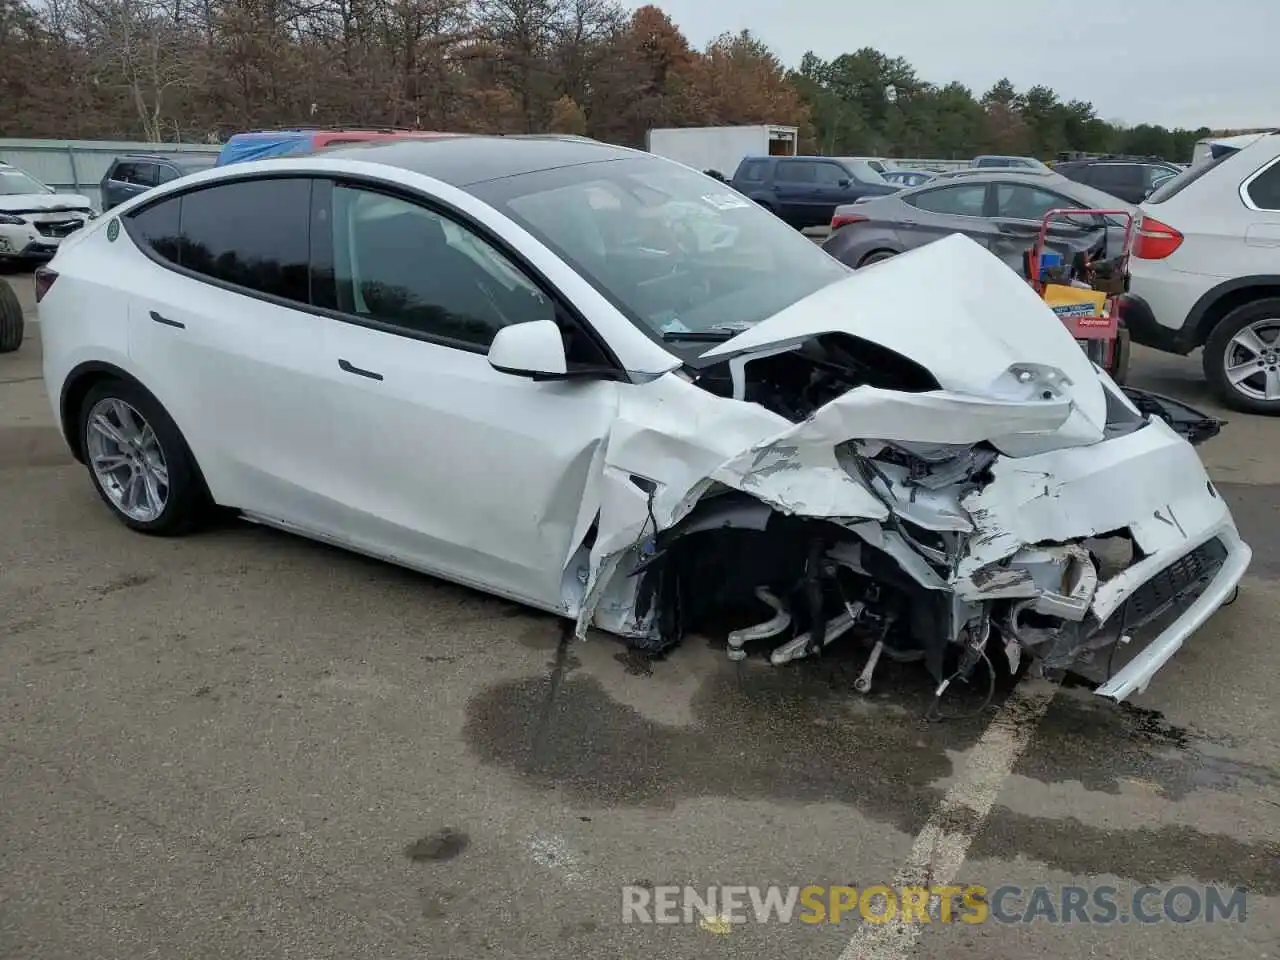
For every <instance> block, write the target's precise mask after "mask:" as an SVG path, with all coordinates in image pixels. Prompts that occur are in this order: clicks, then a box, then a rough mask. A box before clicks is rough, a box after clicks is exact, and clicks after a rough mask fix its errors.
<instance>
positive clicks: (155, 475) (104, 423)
mask: <svg viewBox="0 0 1280 960" xmlns="http://www.w3.org/2000/svg"><path fill="white" fill-rule="evenodd" d="M85 441H86V443H85V445H86V447H87V450H86V454H87V456H88V458H89V467H90V469H91V470H93V475H94V477H95V478H96V479H97V481H98V485H99V486H100V487H101V488H102V491H103V493H105V494H106V495H107V499H108V500H110V501H111V503H112V505H113V506H114V507H115V508H116V509H117V510H119V511H120V512H121V513H122V514H124V515H125V516H126V517H128V518H129V519H130V520H134V521H137V522H139V523H150V522H151V521H153V520H155V519H157V518H158V517H159V516H160V515H161V514H162V513H164V509H165V507H166V506H167V505H168V503H169V466H168V464H167V463H166V462H165V458H164V451H163V450H162V449H161V447H160V441H159V439H158V438H157V437H156V432H155V430H154V429H153V428H152V426H151V424H149V423H147V421H146V418H144V417H143V416H142V414H140V413H139V412H138V411H137V410H136V409H135V408H134V407H132V406H131V405H130V404H128V403H126V402H125V401H123V400H121V399H119V398H117V397H104V398H103V399H102V400H99V401H98V402H97V403H95V404H94V405H93V408H92V409H91V410H90V411H89V417H88V421H87V423H86V429H85Z"/></svg>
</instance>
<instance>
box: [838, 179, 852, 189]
mask: <svg viewBox="0 0 1280 960" xmlns="http://www.w3.org/2000/svg"><path fill="white" fill-rule="evenodd" d="M852 184H853V181H852V180H850V179H849V178H848V177H841V178H840V180H839V183H838V186H841V187H848V186H851V185H852Z"/></svg>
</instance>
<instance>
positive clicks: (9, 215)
mask: <svg viewBox="0 0 1280 960" xmlns="http://www.w3.org/2000/svg"><path fill="white" fill-rule="evenodd" d="M95 216H97V213H96V211H95V210H94V209H93V203H92V202H91V201H90V200H89V198H88V197H86V196H84V195H83V194H80V193H60V192H59V191H57V190H55V189H54V188H53V187H51V186H49V185H48V184H45V183H41V182H40V181H39V180H37V179H36V178H35V177H33V176H31V174H29V173H27V172H26V171H25V170H22V169H20V168H18V167H15V166H13V165H12V164H8V163H4V162H0V260H8V261H27V262H31V263H38V262H40V261H43V260H48V259H49V258H50V257H52V256H53V254H54V253H55V252H56V251H57V249H58V245H59V244H60V243H62V241H63V240H64V239H65V238H66V237H69V236H70V235H71V234H72V233H74V232H75V231H76V230H79V229H80V228H81V227H83V226H84V225H85V223H87V222H88V221H90V220H92V219H93V218H94V217H95Z"/></svg>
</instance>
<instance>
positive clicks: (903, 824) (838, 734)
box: [464, 659, 985, 832]
mask: <svg viewBox="0 0 1280 960" xmlns="http://www.w3.org/2000/svg"><path fill="white" fill-rule="evenodd" d="M886 667H889V668H897V665H896V664H891V665H886ZM898 672H899V671H898V670H897V669H892V670H891V669H884V674H885V685H886V686H887V687H894V688H899V689H903V688H905V689H907V690H909V691H911V692H910V693H908V694H907V695H905V696H900V697H897V698H896V700H895V703H894V704H892V705H891V709H888V710H886V709H874V708H872V707H871V706H869V704H868V702H865V701H862V699H861V698H859V697H858V696H857V695H856V694H853V693H852V683H853V679H854V677H855V676H856V674H857V668H856V667H855V665H853V664H850V663H846V662H842V661H836V660H834V659H828V660H823V661H820V662H818V663H814V664H806V665H803V666H800V665H797V666H796V668H794V669H793V668H788V669H786V670H772V669H770V668H768V667H764V666H762V665H759V664H743V665H735V664H730V663H728V662H727V661H726V662H725V663H724V664H722V665H721V666H720V667H719V669H716V670H714V671H712V672H710V673H709V675H708V678H707V680H706V681H705V682H704V683H703V685H702V687H701V688H700V689H699V691H698V692H697V693H696V695H695V698H694V702H693V704H692V710H693V713H694V716H695V717H696V718H697V721H696V724H695V725H694V726H692V727H688V728H679V727H670V726H665V725H662V724H658V723H655V722H653V721H651V720H649V719H647V718H646V717H644V716H643V715H642V714H640V713H639V712H638V711H636V710H635V709H633V708H631V707H629V706H627V705H624V704H620V703H618V702H616V701H614V700H613V699H612V698H610V697H609V696H608V695H607V694H606V693H605V692H604V690H603V689H602V688H601V686H600V685H599V683H598V682H597V681H596V680H595V679H594V678H592V677H590V676H587V675H583V674H581V673H578V674H574V675H565V673H564V672H563V671H553V673H552V676H551V677H533V678H527V679H524V680H519V681H514V682H509V683H505V684H500V685H497V686H495V687H493V688H491V689H489V690H488V691H486V692H483V693H481V694H480V695H478V696H477V697H476V698H474V699H473V700H472V701H471V702H470V703H469V704H468V719H467V723H466V725H465V730H464V735H465V737H466V739H467V742H468V743H469V744H470V746H471V748H472V749H473V750H474V751H475V752H476V753H477V754H478V755H480V756H481V757H482V758H483V759H484V760H485V761H487V762H489V763H491V764H493V765H495V766H500V767H506V768H508V769H511V770H514V771H516V772H517V773H519V774H521V775H522V776H524V777H525V778H526V779H527V780H528V781H529V782H531V783H533V784H535V785H537V786H539V787H541V788H544V789H550V788H556V789H557V790H560V791H564V792H565V793H566V794H567V795H568V796H569V797H570V798H571V799H572V800H573V801H574V802H580V803H582V804H584V805H601V804H603V805H621V806H638V807H659V808H668V807H671V806H672V805H674V804H675V803H677V802H679V801H681V800H683V799H686V798H690V797H700V796H732V797H739V798H765V799H777V800H790V801H795V802H801V803H805V802H820V801H835V802H844V803H848V804H852V805H854V806H857V807H859V808H860V809H864V810H871V811H875V815H876V816H877V818H878V819H883V820H886V821H888V822H891V823H893V824H894V825H895V826H897V827H898V828H899V829H901V830H903V831H906V832H915V831H917V830H918V829H919V828H920V827H921V826H922V825H923V824H924V822H925V820H926V819H927V818H928V816H929V814H930V812H931V810H932V807H933V805H934V804H935V803H936V802H937V800H938V799H939V797H940V796H941V790H940V789H938V788H936V787H934V786H933V784H934V783H935V782H936V781H937V780H939V779H940V778H943V777H946V776H948V775H949V774H950V773H951V762H950V760H949V759H947V756H946V751H948V750H963V749H965V748H967V747H969V746H971V745H972V744H973V742H974V741H975V740H976V739H977V737H978V736H979V735H980V733H981V730H982V727H983V724H984V722H985V721H983V720H978V721H970V722H964V723H959V722H958V723H951V724H932V725H930V724H925V723H923V722H922V721H921V719H920V717H922V716H923V713H924V708H925V705H926V704H927V702H928V699H929V695H930V693H931V690H930V684H929V682H928V680H927V678H926V677H925V676H924V675H923V674H922V673H921V672H919V671H918V668H917V669H916V670H911V671H909V672H908V671H902V672H901V673H902V675H901V676H898V677H895V678H893V679H892V680H891V679H890V674H891V673H898ZM913 678H914V679H913ZM553 682H555V683H557V684H558V692H556V693H555V695H554V696H553V695H552V683H553ZM870 703H880V704H883V703H885V701H884V699H883V698H875V697H873V698H871V700H870Z"/></svg>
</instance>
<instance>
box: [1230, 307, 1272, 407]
mask: <svg viewBox="0 0 1280 960" xmlns="http://www.w3.org/2000/svg"><path fill="white" fill-rule="evenodd" d="M1222 364H1223V372H1224V373H1225V374H1226V376H1227V382H1228V383H1230V384H1231V386H1232V388H1233V389H1234V390H1235V391H1236V392H1237V393H1239V394H1240V395H1241V396H1245V397H1248V398H1249V399H1250V400H1280V318H1268V319H1265V320H1256V321H1254V322H1253V323H1251V324H1249V325H1248V326H1247V327H1242V328H1241V329H1240V331H1239V332H1238V333H1236V335H1235V336H1234V337H1232V338H1231V340H1230V341H1229V342H1228V343H1227V349H1226V350H1225V351H1224V352H1223V355H1222Z"/></svg>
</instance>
